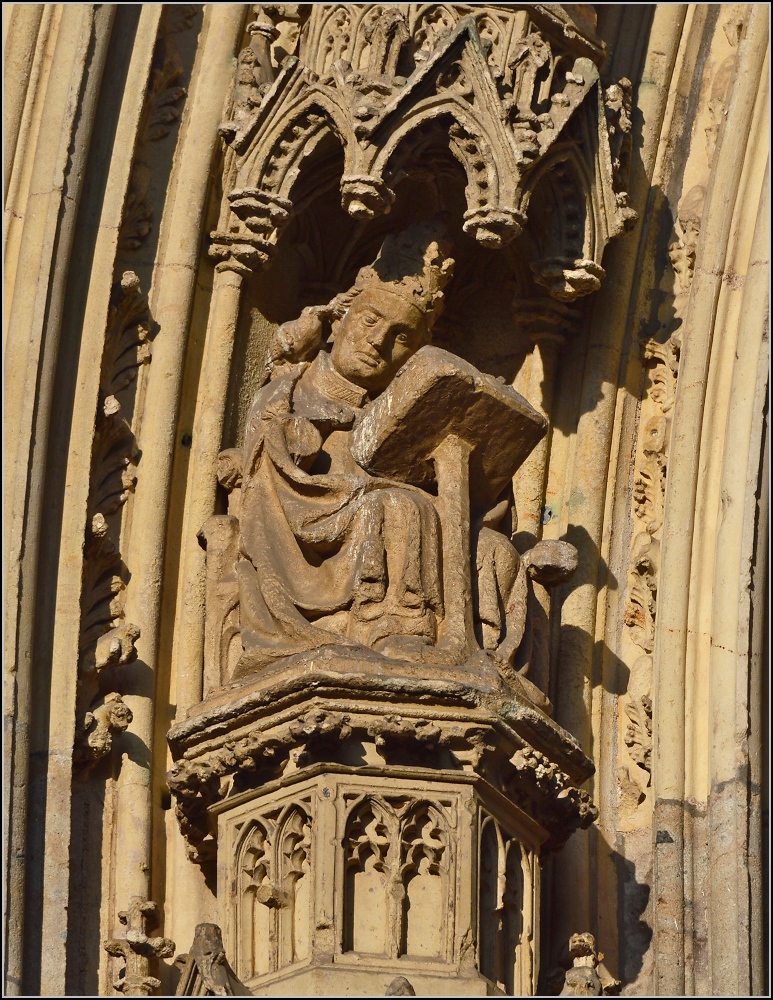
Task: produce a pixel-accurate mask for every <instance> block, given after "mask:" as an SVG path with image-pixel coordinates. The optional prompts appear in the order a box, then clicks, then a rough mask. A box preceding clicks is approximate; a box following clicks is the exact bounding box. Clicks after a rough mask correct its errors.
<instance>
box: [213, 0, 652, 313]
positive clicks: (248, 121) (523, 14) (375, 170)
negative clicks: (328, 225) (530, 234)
mask: <svg viewBox="0 0 773 1000" xmlns="http://www.w3.org/2000/svg"><path fill="white" fill-rule="evenodd" d="M302 7H303V5H286V4H285V5H281V4H262V5H258V6H257V7H256V11H257V20H256V21H255V22H253V24H252V25H250V27H249V29H248V30H249V32H250V33H251V37H252V41H251V43H250V45H249V46H248V47H247V48H246V49H245V50H244V51H243V52H242V54H241V56H240V68H239V74H238V80H237V85H236V90H235V96H234V103H233V110H232V117H231V118H230V119H229V120H228V121H227V122H225V123H224V124H223V125H222V127H221V134H222V136H223V138H224V140H225V142H226V143H227V145H228V147H229V149H228V153H227V156H226V175H225V179H226V185H225V186H226V199H225V200H224V207H223V212H222V213H221V219H220V224H219V227H218V231H217V232H216V233H213V245H212V249H211V252H212V254H213V255H214V256H215V257H216V258H218V259H220V260H229V259H231V260H234V261H238V262H241V263H242V264H244V265H247V266H249V267H251V268H257V267H260V266H262V265H263V264H265V263H266V262H267V261H268V260H269V259H270V258H271V256H272V255H273V253H274V251H275V248H276V245H277V242H278V240H279V238H280V236H281V233H282V231H283V229H284V228H285V227H286V226H287V224H288V222H289V220H290V218H291V217H292V216H293V214H294V213H295V212H296V211H297V209H298V208H300V207H302V206H301V205H299V204H297V203H296V201H295V189H296V181H297V180H298V177H299V174H300V173H301V172H302V171H303V170H304V161H308V159H309V158H310V157H312V155H313V154H314V153H315V150H316V149H317V147H319V146H320V144H322V143H323V142H324V141H325V140H326V139H327V138H328V137H331V136H332V137H335V140H336V141H337V143H338V144H339V145H340V147H343V160H344V166H343V175H342V177H341V182H340V186H341V204H342V206H343V207H344V209H345V210H346V211H347V212H349V213H350V215H352V216H354V217H355V218H357V219H362V220H368V219H372V218H374V217H375V216H379V215H383V214H386V213H388V212H389V211H390V208H391V207H392V204H393V203H394V200H395V197H396V189H397V187H398V186H399V183H400V180H401V177H402V176H404V170H405V165H406V162H407V158H412V159H413V160H414V161H415V158H416V145H417V141H418V142H419V145H421V144H422V143H425V142H426V141H427V138H428V136H429V135H430V134H433V135H441V136H442V137H443V141H444V142H445V144H446V145H447V147H448V148H450V150H451V152H452V153H453V155H454V156H455V157H456V159H457V160H458V161H459V162H460V163H461V165H462V167H463V169H464V171H465V174H466V177H467V188H466V192H465V197H466V201H467V209H466V211H465V213H464V230H465V232H466V233H468V235H470V236H471V237H473V238H475V239H476V240H477V241H478V242H479V243H480V244H481V245H483V246H486V247H489V248H491V249H498V248H500V247H502V246H504V245H505V244H507V243H509V242H510V241H511V240H513V239H514V238H515V237H517V236H518V235H519V233H521V232H522V230H523V228H524V227H525V226H526V225H527V222H528V219H529V215H530V202H531V201H532V198H533V197H534V196H535V190H536V189H543V188H549V189H550V194H549V196H548V197H549V201H550V202H551V207H552V208H553V209H555V207H556V206H557V207H558V212H555V211H554V212H553V215H554V217H555V219H556V220H557V221H556V224H555V225H554V226H553V227H552V229H553V231H552V232H551V233H549V234H545V233H544V232H543V233H542V235H543V238H542V240H541V242H542V243H543V244H544V245H543V247H542V251H543V252H542V256H541V257H540V258H539V259H538V260H535V261H534V263H533V269H534V272H535V280H536V281H537V282H538V283H539V284H542V285H544V286H545V287H546V288H547V289H548V291H549V293H550V294H551V295H552V296H554V297H556V298H558V299H561V300H565V301H566V300H571V299H574V298H577V297H578V296H581V295H585V294H588V293H589V292H593V291H595V290H596V289H597V288H598V287H599V283H600V280H601V278H602V277H603V274H604V272H603V269H602V267H601V256H602V253H603V250H604V247H605V246H606V243H607V242H608V240H609V239H610V238H611V237H613V236H616V235H618V234H619V233H620V232H622V231H623V230H624V229H625V228H626V227H627V226H629V225H630V224H631V223H632V222H633V221H634V219H635V215H634V213H633V212H632V210H631V209H630V208H629V207H628V204H627V196H626V194H625V190H624V188H625V184H626V182H627V171H628V166H629V161H630V127H631V123H630V114H629V112H630V84H629V83H628V81H627V80H623V81H621V82H620V84H619V85H614V86H613V87H610V88H608V90H607V92H606V93H602V90H601V87H600V83H599V76H598V68H597V67H598V65H599V64H600V63H601V62H602V61H603V58H604V49H603V45H602V43H601V42H599V41H598V40H597V39H596V38H595V36H593V35H592V34H588V33H587V30H586V29H584V28H582V27H580V26H579V25H578V24H575V23H574V22H573V21H572V20H571V19H570V18H569V17H568V16H567V15H566V14H565V13H564V12H563V11H562V9H561V8H560V7H556V6H551V7H547V6H545V5H539V4H534V5H531V6H530V7H526V6H518V5H514V4H513V5H506V6H504V5H499V6H494V5H492V6H490V7H486V6H483V5H481V6H475V7H472V6H469V5H464V4H454V5H448V6H445V5H442V4H429V5H419V4H406V5H400V6H399V7H398V6H390V5H388V4H367V5H355V4H315V5H313V7H312V8H311V10H310V12H309V10H308V9H307V10H305V11H304V10H303V9H302ZM278 39H279V40H281V41H278ZM293 40H294V41H293ZM543 197H544V195H543V193H542V191H541V190H540V192H539V193H538V195H537V198H538V200H539V199H541V198H543ZM545 236H547V237H548V238H545Z"/></svg>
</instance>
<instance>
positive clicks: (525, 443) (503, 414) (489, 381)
mask: <svg viewBox="0 0 773 1000" xmlns="http://www.w3.org/2000/svg"><path fill="white" fill-rule="evenodd" d="M546 431H547V421H546V420H545V418H544V417H543V416H542V414H540V413H538V412H537V410H535V409H534V407H533V406H531V405H530V404H529V403H528V402H527V401H526V400H525V399H524V398H523V396H521V395H520V394H519V393H517V392H516V391H515V389H513V388H511V387H510V386H509V385H507V384H506V383H504V382H500V381H499V380H498V379H496V378H494V377H493V376H491V375H485V374H483V373H482V372H479V371H478V370H477V368H474V367H473V366H472V365H470V364H468V363H467V362H466V361H463V360H462V359H461V358H459V357H457V356H456V355H455V354H450V353H449V352H448V351H443V350H441V349H440V348H439V347H422V348H421V349H420V350H419V351H417V353H416V354H414V356H413V357H412V358H411V359H410V360H409V361H408V362H406V364H405V365H404V366H403V367H402V368H401V369H400V371H399V372H398V373H397V375H396V376H395V378H394V380H393V381H392V383H391V385H390V386H389V387H388V388H387V389H386V390H385V392H383V393H382V394H381V395H380V396H379V397H378V398H377V399H376V400H375V401H374V402H373V403H371V405H370V406H368V407H367V409H366V410H365V411H364V412H363V413H362V415H361V416H360V419H359V420H358V422H357V424H356V426H355V428H354V431H353V434H352V442H351V450H352V455H353V456H354V459H355V461H356V462H357V463H358V465H360V466H362V468H364V469H367V471H368V472H370V473H371V474H373V475H379V476H386V477H388V478H390V479H396V480H398V481H399V482H404V483H411V484H413V485H415V486H422V485H424V486H427V485H430V484H432V483H434V482H435V463H434V461H433V454H434V452H435V450H436V449H437V448H438V446H439V445H441V444H442V443H443V441H444V440H445V439H446V438H447V437H448V436H449V435H451V434H454V435H456V436H457V437H459V438H461V439H462V440H464V441H466V442H467V443H468V444H469V445H470V446H471V449H472V451H471V454H470V504H471V506H472V507H473V508H478V509H480V508H482V507H485V506H486V505H489V506H490V505H491V504H493V503H494V502H495V501H496V499H497V497H498V496H499V494H500V493H501V492H502V490H503V489H504V488H505V486H506V485H507V483H508V481H509V480H510V479H512V477H513V475H514V473H515V472H516V470H517V469H518V468H519V467H520V466H521V465H522V464H523V462H524V460H525V459H526V457H527V456H528V455H529V454H530V452H531V451H532V449H533V448H534V446H535V445H536V444H537V443H538V441H539V440H540V439H541V438H542V437H543V435H544V434H545V433H546Z"/></svg>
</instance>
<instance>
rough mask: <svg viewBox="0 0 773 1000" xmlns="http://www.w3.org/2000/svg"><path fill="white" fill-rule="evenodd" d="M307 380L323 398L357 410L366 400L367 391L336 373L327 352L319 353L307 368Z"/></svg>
mask: <svg viewBox="0 0 773 1000" xmlns="http://www.w3.org/2000/svg"><path fill="white" fill-rule="evenodd" d="M309 378H310V379H311V383H312V385H313V386H314V388H315V389H316V390H317V391H318V392H321V393H322V395H323V396H327V398H328V399H332V400H334V401H335V402H337V403H345V404H346V405H347V406H352V407H355V408H357V409H359V407H361V406H362V405H363V404H364V403H365V400H366V399H367V398H368V392H367V389H363V388H362V387H361V386H359V385H355V384H354V382H350V381H349V379H348V378H344V377H343V375H341V373H340V372H338V371H336V369H335V368H334V366H333V362H332V361H331V360H330V355H329V354H328V353H327V351H320V352H319V354H318V355H317V356H316V358H315V359H314V360H313V361H312V363H311V365H310V366H309Z"/></svg>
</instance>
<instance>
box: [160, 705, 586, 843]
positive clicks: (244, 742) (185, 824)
mask: <svg viewBox="0 0 773 1000" xmlns="http://www.w3.org/2000/svg"><path fill="white" fill-rule="evenodd" d="M535 714H536V713H535ZM505 732H506V731H505V730H503V729H501V726H500V727H497V726H495V725H493V724H492V723H483V722H475V723H470V722H463V721H461V719H456V720H449V719H445V720H444V719H443V718H442V713H441V716H435V717H434V718H429V717H427V718H416V717H415V716H399V715H395V714H392V713H389V712H388V711H387V712H384V713H383V714H382V713H370V714H366V713H363V712H362V711H357V712H355V711H352V712H346V713H344V712H340V711H330V710H327V709H324V708H321V707H313V708H311V709H309V710H307V711H306V712H301V713H299V714H298V715H297V716H296V717H295V718H294V719H291V720H289V721H287V722H285V723H283V724H281V725H271V726H269V727H268V728H265V729H258V728H257V727H252V728H250V730H249V731H248V732H247V733H246V734H244V735H241V736H239V737H235V738H228V739H225V741H220V742H221V745H220V746H218V747H216V748H212V749H206V750H204V751H203V752H202V751H200V750H198V749H192V750H190V751H187V752H185V753H184V754H182V755H181V756H180V758H179V759H178V760H177V761H176V762H175V763H174V765H173V766H172V768H171V770H170V771H169V772H168V773H167V783H168V786H169V789H170V791H171V792H172V795H173V797H174V802H175V813H176V816H177V819H178V822H179V825H180V830H181V832H182V834H183V836H184V837H185V839H186V842H187V849H188V856H189V857H190V858H191V860H193V861H196V862H197V863H205V862H208V861H211V860H213V859H214V857H215V855H216V850H217V844H216V839H215V837H216V833H215V829H214V826H213V823H212V820H211V818H210V813H209V809H210V808H211V807H213V806H216V805H218V804H219V803H223V802H225V801H226V800H227V799H228V798H229V797H230V796H232V795H236V794H239V793H240V792H241V791H243V790H245V789H247V788H252V787H260V786H261V785H263V784H265V783H266V782H269V781H272V780H276V779H278V778H281V777H283V776H287V775H289V774H291V773H294V772H295V771H296V770H297V769H299V768H304V767H308V766H310V765H313V764H319V763H322V762H333V763H335V762H336V761H339V760H345V759H346V752H347V747H354V746H362V745H363V744H365V745H368V744H370V745H372V746H373V757H372V760H373V765H374V766H376V767H377V768H378V769H379V771H380V772H383V768H384V766H387V767H389V766H401V765H403V764H408V763H409V762H410V761H416V760H422V761H423V763H424V764H425V766H433V767H438V768H441V769H443V768H445V769H449V768H450V769H452V770H453V769H459V768H462V769H463V770H467V771H470V772H472V773H475V774H478V775H480V776H481V777H483V778H484V779H485V780H486V781H488V782H489V783H491V784H492V785H493V786H494V787H496V788H498V789H499V790H500V791H501V792H503V793H504V794H506V795H507V796H508V797H509V798H511V799H512V800H513V801H515V802H517V803H519V804H520V805H521V806H522V807H523V808H524V809H525V810H526V811H527V812H529V814H530V815H531V814H534V812H535V809H536V810H537V815H538V816H539V822H540V823H541V824H542V825H543V826H544V827H545V828H546V829H547V830H548V832H549V834H550V839H549V841H548V843H547V845H546V848H544V849H543V850H554V849H557V848H558V847H559V846H560V845H561V844H563V843H564V841H565V840H566V839H567V837H569V835H570V834H571V833H572V832H573V831H574V830H575V829H577V828H578V827H581V828H586V827H587V826H589V825H590V824H591V823H592V822H593V821H594V820H595V819H596V817H597V815H598V810H597V808H596V806H595V805H594V804H593V803H592V801H591V799H590V796H589V795H588V793H587V792H586V791H584V790H582V789H579V788H577V787H576V780H575V779H573V778H570V776H569V775H568V774H567V773H566V771H564V770H563V769H562V767H560V766H559V765H558V764H556V763H554V762H551V761H550V759H549V758H548V757H547V756H545V755H544V754H542V753H541V752H539V751H537V750H535V749H533V748H532V747H530V746H528V745H524V741H523V740H521V739H519V738H518V737H516V736H515V734H514V733H512V732H510V731H509V730H507V732H508V733H509V735H505ZM513 741H515V746H513ZM508 743H509V746H510V749H509V750H508ZM516 746H518V747H520V749H517V750H516Z"/></svg>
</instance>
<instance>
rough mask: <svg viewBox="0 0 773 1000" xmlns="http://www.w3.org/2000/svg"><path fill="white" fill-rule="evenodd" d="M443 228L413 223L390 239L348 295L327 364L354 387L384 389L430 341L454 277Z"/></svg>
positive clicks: (431, 223)
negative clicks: (444, 291)
mask: <svg viewBox="0 0 773 1000" xmlns="http://www.w3.org/2000/svg"><path fill="white" fill-rule="evenodd" d="M449 251H450V244H449V242H448V240H447V238H446V237H445V234H444V231H443V229H442V226H441V225H440V224H439V223H437V222H435V221H432V222H423V223H416V224H414V225H412V226H410V227H409V228H408V229H406V230H404V231H403V232H402V233H399V234H398V235H395V236H388V237H387V238H386V240H385V241H384V245H383V246H382V248H381V251H380V253H379V255H378V257H377V258H376V260H375V262H374V263H373V264H370V265H368V266H367V267H364V268H362V269H361V271H360V272H359V274H358V275H357V280H356V281H355V283H354V287H353V288H352V289H351V290H350V292H349V293H347V294H346V296H345V299H346V301H347V305H348V308H346V311H345V312H344V314H343V317H342V318H341V320H340V321H338V322H336V323H335V324H334V326H333V349H332V351H331V360H332V362H333V364H334V366H335V367H336V369H337V370H338V371H339V372H340V373H341V375H343V376H344V377H345V378H347V379H348V380H349V381H350V382H354V383H355V385H359V386H361V387H362V388H363V389H367V390H368V391H370V392H381V390H383V389H386V387H387V386H388V385H389V383H390V382H391V381H392V379H393V378H394V376H395V375H396V374H397V372H398V370H399V369H400V368H402V366H403V365H404V364H405V362H406V361H407V360H408V358H410V357H411V355H413V354H415V353H416V351H418V349H419V348H420V347H422V346H423V345H424V344H428V343H429V342H430V340H431V337H432V327H433V326H434V325H435V322H436V320H437V319H438V317H439V316H440V313H441V312H442V309H443V288H444V287H445V285H446V284H447V283H448V281H449V279H450V277H451V274H452V273H453V266H454V262H453V260H452V258H451V257H449V256H448V253H449Z"/></svg>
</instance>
